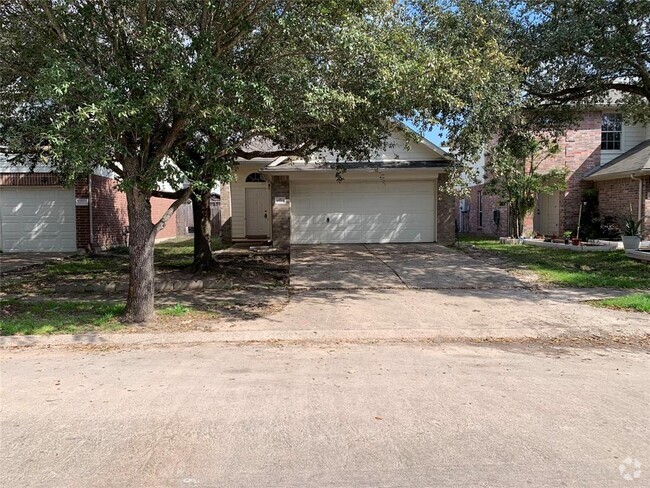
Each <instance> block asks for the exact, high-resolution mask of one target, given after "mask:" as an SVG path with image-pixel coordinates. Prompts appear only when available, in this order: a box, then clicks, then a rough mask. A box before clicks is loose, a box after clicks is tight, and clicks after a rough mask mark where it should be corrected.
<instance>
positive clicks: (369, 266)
mask: <svg viewBox="0 0 650 488" xmlns="http://www.w3.org/2000/svg"><path fill="white" fill-rule="evenodd" d="M290 284H291V286H292V287H293V288H295V289H389V288H402V289H404V288H415V289H432V290H435V289H499V288H513V287H515V288H521V287H523V286H524V284H523V283H522V282H521V281H519V280H517V279H516V278H514V277H513V276H511V275H509V274H508V273H507V272H506V271H504V270H502V269H498V268H495V267H492V266H489V265H486V264H484V263H482V262H481V261H478V260H476V259H473V258H471V257H470V256H467V255H466V254H463V253H460V252H456V251H453V250H451V249H448V248H446V247H444V246H440V245H438V244H349V245H311V246H308V245H303V246H292V248H291V272H290Z"/></svg>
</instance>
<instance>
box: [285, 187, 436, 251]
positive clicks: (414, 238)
mask: <svg viewBox="0 0 650 488" xmlns="http://www.w3.org/2000/svg"><path fill="white" fill-rule="evenodd" d="M435 201H436V185H435V182H434V181H386V182H385V183H382V182H380V181H372V182H370V181H361V182H358V181H350V180H344V181H343V182H342V183H336V182H327V183H316V182H291V242H292V243H293V244H320V243H323V244H338V243H373V242H377V243H380V242H432V241H434V240H435Z"/></svg>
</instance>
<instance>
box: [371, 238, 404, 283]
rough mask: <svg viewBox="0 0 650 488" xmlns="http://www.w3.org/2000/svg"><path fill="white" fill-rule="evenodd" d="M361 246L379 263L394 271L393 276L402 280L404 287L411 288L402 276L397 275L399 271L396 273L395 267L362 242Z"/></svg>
mask: <svg viewBox="0 0 650 488" xmlns="http://www.w3.org/2000/svg"><path fill="white" fill-rule="evenodd" d="M363 247H364V248H365V250H366V251H368V253H369V254H370V255H371V256H372V257H374V258H375V259H377V260H378V261H379V262H380V263H382V264H383V265H384V266H386V267H387V268H388V269H390V270H391V271H392V272H393V273H395V276H397V279H398V280H400V281H401V282H402V284H403V285H404V286H405V287H406V288H408V289H410V288H411V287H410V286H409V284H408V283H407V282H406V281H404V280H403V279H402V277H401V276H400V275H399V273H398V272H397V271H395V268H393V267H392V266H391V265H390V264H388V263H387V262H386V261H384V260H383V259H381V258H380V257H379V256H378V255H377V254H375V253H374V252H372V251H371V250H370V248H369V247H368V246H367V245H365V244H364V245H363Z"/></svg>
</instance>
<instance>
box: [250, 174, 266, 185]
mask: <svg viewBox="0 0 650 488" xmlns="http://www.w3.org/2000/svg"><path fill="white" fill-rule="evenodd" d="M264 181H265V180H264V177H263V176H262V175H261V174H259V173H251V174H249V175H248V176H247V177H246V183H264Z"/></svg>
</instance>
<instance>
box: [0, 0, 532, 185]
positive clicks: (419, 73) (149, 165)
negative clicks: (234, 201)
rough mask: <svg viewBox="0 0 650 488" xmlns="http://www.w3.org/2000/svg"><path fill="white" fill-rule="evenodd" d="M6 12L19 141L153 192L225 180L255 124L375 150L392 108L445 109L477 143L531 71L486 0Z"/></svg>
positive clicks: (280, 140)
mask: <svg viewBox="0 0 650 488" xmlns="http://www.w3.org/2000/svg"><path fill="white" fill-rule="evenodd" d="M0 22H1V23H2V25H3V29H4V33H3V37H2V40H0V48H2V51H3V53H6V55H3V56H2V58H0V86H1V87H2V93H1V95H2V96H0V117H1V123H2V126H3V128H4V129H5V130H4V131H3V138H4V139H5V142H7V143H9V145H10V147H11V149H12V150H14V151H17V152H18V153H21V154H25V152H28V153H30V154H33V151H36V152H38V153H39V154H40V156H41V157H44V158H47V160H48V162H50V163H51V164H53V165H54V166H55V167H56V169H57V170H58V171H59V172H60V173H61V174H62V175H63V177H64V178H65V179H66V180H68V181H72V180H74V178H75V177H76V176H77V175H80V174H85V173H87V172H89V171H90V170H92V169H93V168H94V167H96V166H103V167H107V168H110V169H112V170H114V171H115V172H116V173H118V175H119V176H120V178H121V183H122V185H123V186H124V187H129V186H133V185H136V186H138V187H139V188H142V189H144V190H147V191H150V190H152V189H155V188H156V187H157V186H158V184H159V183H160V182H161V181H167V182H169V183H171V184H172V186H175V187H177V188H178V187H179V186H180V184H181V183H182V182H183V181H185V180H189V181H191V182H194V183H195V184H196V185H198V186H200V185H201V183H202V182H204V181H205V179H206V174H208V179H209V178H210V177H212V176H213V175H214V178H216V179H227V178H228V175H229V168H230V167H231V165H232V164H233V162H234V160H235V159H236V158H237V157H246V154H241V152H242V151H243V152H244V153H246V149H247V148H249V146H250V143H251V141H254V140H256V138H266V139H269V140H271V141H272V143H273V144H274V149H276V150H283V151H289V152H292V153H299V154H309V153H310V152H313V151H316V150H320V149H323V148H324V149H329V150H333V151H337V152H339V153H340V154H341V158H342V159H356V160H358V159H365V158H367V157H369V155H370V154H371V153H372V152H373V151H374V150H375V149H376V148H379V147H382V145H383V144H385V141H386V137H387V135H388V134H389V133H390V131H391V130H392V127H391V126H390V125H389V124H386V123H385V121H386V120H388V119H389V118H391V117H403V118H411V119H415V120H416V122H417V123H418V124H419V125H420V126H421V127H422V128H423V129H426V128H429V127H430V126H431V125H432V124H435V123H442V124H443V125H445V126H447V127H448V128H449V130H450V134H451V141H450V142H452V143H453V144H454V145H455V146H456V147H457V148H458V150H460V151H466V152H472V151H473V152H476V151H478V149H479V148H480V146H481V144H482V143H483V142H485V140H486V138H487V137H489V135H490V134H491V133H492V129H493V128H494V124H495V123H496V121H498V119H499V117H500V116H501V114H503V113H506V112H507V111H508V110H509V107H510V106H511V105H512V99H513V97H515V90H516V87H517V84H518V81H519V76H520V72H519V71H518V69H517V66H516V62H515V59H514V58H513V57H511V56H509V55H508V54H507V53H506V52H505V50H504V49H503V43H504V36H505V35H506V31H505V22H506V16H505V15H504V14H503V11H502V10H500V9H499V8H497V6H496V4H490V3H489V2H486V3H482V4H476V3H475V2H470V1H463V0H460V1H458V2H442V1H441V2H423V1H413V2H399V3H394V2H389V1H383V0H374V1H366V2H359V1H357V0H328V1H323V2H311V1H298V2H294V1H292V2H289V1H276V2H261V3H260V2H252V1H249V0H248V1H247V0H231V1H227V2H205V3H203V4H202V5H201V4H199V3H197V2H190V1H189V0H179V1H177V2H172V3H165V4H164V7H163V4H162V3H160V2H158V1H144V0H143V1H126V0H116V1H111V2H104V1H100V2H82V1H68V2H55V3H53V4H52V5H51V6H48V4H46V3H40V2H29V1H27V2H23V3H18V2H16V3H15V4H12V5H10V6H8V7H7V8H6V9H4V10H3V12H2V13H1V14H0ZM187 146H194V150H195V153H198V154H201V155H202V158H201V162H200V163H199V164H198V165H197V164H196V160H193V161H192V164H184V163H183V159H184V157H185V152H184V149H185V148H186V147H187ZM168 156H171V157H173V158H174V160H176V161H177V162H178V164H177V165H173V164H169V160H168V159H166V158H167V157H168ZM31 161H32V162H34V161H35V160H34V159H31ZM115 163H118V164H115ZM208 166H210V167H211V168H212V169H210V170H209V171H207V173H206V171H205V170H206V167H208ZM179 167H180V168H179Z"/></svg>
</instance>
